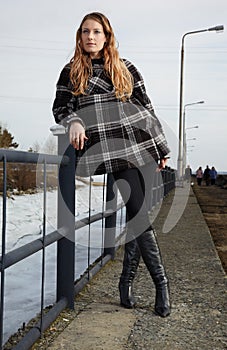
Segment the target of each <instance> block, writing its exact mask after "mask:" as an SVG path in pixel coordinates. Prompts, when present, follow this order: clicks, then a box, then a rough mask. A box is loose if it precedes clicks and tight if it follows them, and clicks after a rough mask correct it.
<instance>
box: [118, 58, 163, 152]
mask: <svg viewBox="0 0 227 350" xmlns="http://www.w3.org/2000/svg"><path fill="white" fill-rule="evenodd" d="M124 62H125V64H126V67H127V68H128V70H129V71H130V73H131V74H132V76H133V81H134V86H133V92H132V100H134V101H136V102H137V103H139V104H140V105H142V106H143V107H144V108H146V109H147V110H148V111H149V112H150V115H151V118H152V119H153V121H154V124H155V125H154V128H153V136H154V140H155V142H156V146H157V148H158V150H159V154H160V158H164V157H165V156H166V155H167V154H168V153H169V152H170V149H169V147H168V145H167V141H166V137H165V134H164V131H163V128H162V125H161V123H160V121H159V119H158V117H157V116H156V114H155V111H154V108H153V105H152V103H151V100H150V98H149V97H148V95H147V92H146V88H145V84H144V80H143V77H142V75H141V73H140V72H139V71H138V69H137V68H136V67H135V66H134V65H133V64H132V63H131V62H129V61H128V60H124Z"/></svg>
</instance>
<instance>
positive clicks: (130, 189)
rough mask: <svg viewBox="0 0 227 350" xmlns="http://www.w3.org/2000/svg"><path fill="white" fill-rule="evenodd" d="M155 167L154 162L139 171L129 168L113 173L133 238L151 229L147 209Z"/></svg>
mask: <svg viewBox="0 0 227 350" xmlns="http://www.w3.org/2000/svg"><path fill="white" fill-rule="evenodd" d="M156 167H157V164H156V163H155V162H154V163H150V164H148V165H145V166H143V167H141V168H139V169H137V168H129V169H126V170H123V171H119V172H116V173H113V176H114V179H115V181H117V187H118V189H119V191H120V193H121V196H122V198H123V201H124V203H125V206H126V210H127V221H128V228H129V231H130V232H131V233H132V234H133V235H134V236H135V237H138V236H139V235H140V234H141V233H143V232H145V231H147V230H149V229H151V224H150V220H149V215H148V209H149V202H150V201H151V190H152V185H153V179H154V174H155V169H156ZM120 180H124V181H120ZM125 181H126V182H127V184H128V185H127V184H126V183H125Z"/></svg>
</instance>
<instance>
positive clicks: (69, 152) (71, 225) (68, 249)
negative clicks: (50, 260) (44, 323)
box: [54, 126, 75, 309]
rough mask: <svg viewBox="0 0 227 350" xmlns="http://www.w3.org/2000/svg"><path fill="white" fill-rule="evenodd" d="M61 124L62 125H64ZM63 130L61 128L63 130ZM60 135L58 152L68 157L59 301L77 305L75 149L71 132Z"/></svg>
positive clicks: (61, 203) (62, 179) (63, 174)
mask: <svg viewBox="0 0 227 350" xmlns="http://www.w3.org/2000/svg"><path fill="white" fill-rule="evenodd" d="M60 127H61V126H59V128H60ZM59 130H60V129H59ZM54 134H55V135H58V154H59V155H65V156H68V157H69V159H70V161H69V164H68V165H67V166H65V165H60V168H59V186H58V228H62V227H64V228H65V230H66V232H67V233H66V236H65V237H64V236H63V237H62V239H60V240H59V241H58V247H57V301H59V300H60V299H62V298H64V297H65V298H67V301H68V307H69V308H71V309H73V308H74V280H75V149H74V148H73V147H72V145H70V144H69V139H68V134H66V133H63V131H62V134H61V132H59V133H57V131H56V132H55V133H54Z"/></svg>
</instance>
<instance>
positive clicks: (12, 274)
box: [0, 177, 120, 342]
mask: <svg viewBox="0 0 227 350" xmlns="http://www.w3.org/2000/svg"><path fill="white" fill-rule="evenodd" d="M94 180H95V181H103V177H101V178H100V177H95V179H94ZM77 185H79V186H77V203H76V207H77V210H76V215H77V217H76V219H78V220H79V219H81V218H83V217H86V216H88V212H89V200H88V198H89V186H88V185H87V184H85V183H83V182H81V181H77ZM91 191H92V194H91V215H93V214H95V213H97V212H99V211H101V210H102V208H103V187H102V186H92V187H91ZM104 191H105V188H104ZM104 196H105V192H104ZM104 198H105V197H104ZM46 200H47V203H46V208H47V216H46V222H47V224H46V231H47V233H50V232H52V231H54V230H55V229H56V228H57V217H56V213H57V191H56V190H54V191H48V192H47V196H46ZM119 200H120V196H119ZM0 210H1V212H2V201H0ZM119 221H120V218H119V215H118V233H119V232H120V227H119V226H120V224H119ZM42 223H43V193H41V192H40V193H36V194H33V195H22V196H13V197H12V198H8V199H7V223H6V231H7V233H6V237H7V238H6V251H7V252H9V251H11V250H14V249H16V248H18V247H20V246H22V245H24V244H26V243H28V242H31V241H33V240H35V239H38V238H39V237H41V236H42V230H43V226H42ZM90 234H91V247H90V254H91V257H90V263H91V262H93V261H94V260H95V259H96V258H97V257H99V256H100V255H101V253H102V248H101V242H102V223H101V221H100V222H96V223H93V224H92V225H91V231H90ZM88 235H89V232H88V227H84V228H82V229H79V230H78V231H77V232H76V248H75V249H76V252H75V279H77V278H78V277H79V276H80V275H81V274H82V273H83V272H84V271H85V270H86V268H87V262H88V254H87V252H88V248H87V247H88ZM1 243H2V242H0V247H1ZM41 262H42V252H38V253H36V254H34V255H33V256H30V257H28V258H26V259H24V260H22V261H21V262H19V263H17V264H15V265H13V266H11V267H10V268H8V269H6V272H5V305H4V335H3V337H4V342H5V341H6V340H7V339H8V338H9V336H10V335H11V334H13V333H14V332H16V331H17V330H18V328H19V327H21V326H22V324H23V322H25V323H27V322H28V321H29V320H30V319H31V318H33V317H34V316H35V315H36V314H37V313H39V312H40V298H41V296H40V295H41V294H40V291H41ZM55 262H56V244H52V245H51V246H48V247H47V248H46V269H45V306H47V305H50V304H53V303H54V302H55V301H56V264H55Z"/></svg>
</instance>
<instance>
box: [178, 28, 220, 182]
mask: <svg viewBox="0 0 227 350" xmlns="http://www.w3.org/2000/svg"><path fill="white" fill-rule="evenodd" d="M222 30H224V26H223V25H218V26H215V27H211V28H207V29H200V30H194V31H191V32H187V33H185V34H184V35H183V37H182V43H181V68H180V105H179V149H178V161H177V168H178V177H179V179H181V178H182V175H183V167H182V165H183V164H182V163H183V152H182V106H183V72H184V39H185V37H186V36H187V35H191V34H197V33H203V32H207V31H208V32H211V31H216V32H219V31H222Z"/></svg>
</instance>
